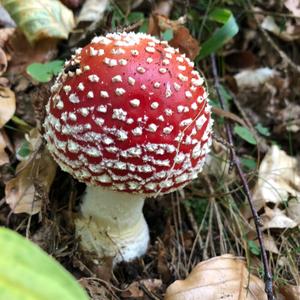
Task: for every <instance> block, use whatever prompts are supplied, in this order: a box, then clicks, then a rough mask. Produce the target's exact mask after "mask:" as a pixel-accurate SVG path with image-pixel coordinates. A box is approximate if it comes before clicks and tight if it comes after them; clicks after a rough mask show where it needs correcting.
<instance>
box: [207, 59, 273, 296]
mask: <svg viewBox="0 0 300 300" xmlns="http://www.w3.org/2000/svg"><path fill="white" fill-rule="evenodd" d="M211 61H212V70H213V76H214V81H215V88H216V92H217V96H218V99H219V102H220V105H221V108H222V109H225V105H224V99H223V97H222V94H221V93H220V83H219V76H218V69H217V65H216V59H215V55H214V54H213V55H212V56H211ZM225 122H226V120H225ZM225 129H226V134H227V138H228V141H229V144H231V145H232V146H233V136H232V130H231V126H230V124H228V123H225ZM230 152H231V157H232V161H233V163H234V165H235V167H236V169H237V173H238V175H239V177H240V179H241V181H242V184H243V189H244V192H245V194H246V197H247V200H248V203H249V205H250V208H251V212H252V215H253V218H254V223H255V228H256V233H257V237H258V241H259V245H260V248H261V259H262V262H263V266H264V273H265V274H264V280H265V291H266V294H267V296H268V300H275V298H274V294H273V284H272V275H271V271H270V267H269V263H268V258H267V253H266V249H265V246H264V242H263V237H262V231H261V227H260V226H261V224H260V219H259V216H258V214H257V211H256V209H255V207H254V205H253V199H252V196H251V193H250V189H249V186H248V183H247V180H246V177H245V175H244V173H243V171H242V168H241V163H240V160H239V158H238V156H237V155H236V152H235V150H234V148H230Z"/></svg>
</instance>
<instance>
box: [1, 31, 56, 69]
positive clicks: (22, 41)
mask: <svg viewBox="0 0 300 300" xmlns="http://www.w3.org/2000/svg"><path fill="white" fill-rule="evenodd" d="M56 44H57V40H54V39H44V40H41V41H40V42H39V43H37V45H35V46H32V45H30V44H29V42H28V41H27V39H26V37H25V36H24V34H23V33H21V32H20V31H18V30H16V31H15V32H14V34H13V35H12V36H11V37H10V39H9V40H8V42H7V43H6V46H5V48H7V50H8V53H9V54H10V55H11V61H10V63H9V66H8V71H11V72H13V73H23V72H24V71H25V69H26V67H27V66H28V65H30V64H32V63H34V62H39V63H43V62H47V61H49V60H51V59H53V58H54V57H55V56H56V54H57V48H56ZM20 45H22V47H20Z"/></svg>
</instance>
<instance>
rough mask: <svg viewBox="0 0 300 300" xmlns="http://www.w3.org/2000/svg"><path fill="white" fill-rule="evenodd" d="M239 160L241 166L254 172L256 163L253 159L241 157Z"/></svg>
mask: <svg viewBox="0 0 300 300" xmlns="http://www.w3.org/2000/svg"><path fill="white" fill-rule="evenodd" d="M240 160H241V163H242V165H243V166H244V167H246V168H247V169H249V170H255V169H256V167H257V165H256V161H255V159H254V158H249V157H241V158H240Z"/></svg>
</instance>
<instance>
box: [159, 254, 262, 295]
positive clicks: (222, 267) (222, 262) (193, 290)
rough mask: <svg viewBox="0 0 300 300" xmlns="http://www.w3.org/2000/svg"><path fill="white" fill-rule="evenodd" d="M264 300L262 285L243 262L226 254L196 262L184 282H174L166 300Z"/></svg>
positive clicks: (168, 290) (169, 288)
mask: <svg viewBox="0 0 300 300" xmlns="http://www.w3.org/2000/svg"><path fill="white" fill-rule="evenodd" d="M200 299H205V300H221V299H245V300H257V299H260V300H265V299H267V296H266V294H265V292H264V283H263V282H262V281H261V280H260V279H259V278H258V277H256V276H254V275H251V274H249V272H248V270H247V267H246V264H245V261H244V260H243V259H241V258H239V257H234V256H233V255H230V254H226V255H222V256H218V257H214V258H212V259H209V260H206V261H203V262H201V263H199V264H198V265H197V266H196V267H195V268H194V269H193V270H192V272H191V274H190V275H189V276H188V277H187V278H186V279H185V280H177V281H175V282H174V283H173V284H171V285H170V286H169V287H168V289H167V292H166V296H165V300H200Z"/></svg>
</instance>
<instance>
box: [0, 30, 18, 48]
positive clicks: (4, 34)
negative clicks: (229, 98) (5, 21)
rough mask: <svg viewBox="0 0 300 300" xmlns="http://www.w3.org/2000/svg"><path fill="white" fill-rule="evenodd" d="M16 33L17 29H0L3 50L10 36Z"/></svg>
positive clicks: (0, 45)
mask: <svg viewBox="0 0 300 300" xmlns="http://www.w3.org/2000/svg"><path fill="white" fill-rule="evenodd" d="M14 32H15V28H1V29H0V47H1V48H3V47H4V45H5V43H6V42H7V41H8V39H9V38H10V36H12V35H13V33H14Z"/></svg>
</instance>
